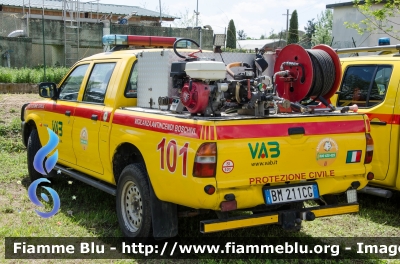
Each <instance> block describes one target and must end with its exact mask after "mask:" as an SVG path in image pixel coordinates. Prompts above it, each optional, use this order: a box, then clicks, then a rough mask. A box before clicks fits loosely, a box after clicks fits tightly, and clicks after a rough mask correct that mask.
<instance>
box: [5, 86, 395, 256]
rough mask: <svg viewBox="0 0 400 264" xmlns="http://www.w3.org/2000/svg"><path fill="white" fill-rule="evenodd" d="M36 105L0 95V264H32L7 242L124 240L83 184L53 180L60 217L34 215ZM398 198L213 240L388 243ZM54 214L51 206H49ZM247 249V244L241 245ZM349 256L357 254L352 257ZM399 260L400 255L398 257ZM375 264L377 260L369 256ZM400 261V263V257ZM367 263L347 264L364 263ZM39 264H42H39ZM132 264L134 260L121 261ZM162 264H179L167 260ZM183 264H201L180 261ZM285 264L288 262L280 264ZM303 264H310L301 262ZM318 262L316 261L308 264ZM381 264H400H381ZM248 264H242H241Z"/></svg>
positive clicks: (192, 228)
mask: <svg viewBox="0 0 400 264" xmlns="http://www.w3.org/2000/svg"><path fill="white" fill-rule="evenodd" d="M36 99H38V96H37V95H32V94H22V95H21V94H19V95H18V94H14V95H9V94H2V95H0V168H1V171H2V173H1V174H0V238H2V239H0V262H10V263H16V262H18V263H19V262H22V263H28V262H29V263H31V262H32V261H30V260H24V261H21V260H17V261H14V260H5V259H4V254H5V252H4V248H5V245H4V239H3V238H4V237H97V238H99V239H100V240H101V239H102V238H105V237H120V236H121V232H120V230H119V227H118V222H117V216H116V213H115V197H113V196H111V195H108V194H105V193H103V192H102V191H99V190H97V189H95V188H93V187H90V186H88V185H85V184H83V183H81V182H79V181H76V180H74V179H71V178H68V177H66V176H63V175H59V176H57V177H54V178H52V179H51V182H52V184H51V187H52V188H53V189H54V190H56V191H57V192H58V194H59V196H60V200H61V208H60V211H59V212H58V213H57V214H56V215H55V216H53V217H51V218H48V219H43V218H41V217H39V216H38V215H37V214H36V213H35V212H34V210H35V209H37V208H36V206H35V205H34V204H32V202H31V201H30V200H29V198H28V193H27V188H28V186H29V185H30V180H29V177H28V175H27V174H28V173H27V166H26V150H25V147H24V146H23V144H22V143H21V136H20V131H19V129H20V120H19V116H20V107H21V106H22V104H23V103H25V102H29V101H34V100H36ZM399 199H400V194H399V193H395V194H394V195H393V197H392V198H391V199H383V198H378V197H373V196H368V195H359V200H360V207H361V211H360V213H359V214H352V215H342V216H334V217H328V218H320V219H316V220H315V221H312V222H303V228H302V230H301V231H300V232H296V233H293V232H287V231H284V230H282V229H281V228H280V227H278V226H262V227H255V228H247V229H240V230H234V231H229V232H221V233H217V234H213V236H221V237H232V238H238V237H270V236H271V237H294V238H295V237H305V238H309V239H311V240H313V241H315V242H320V241H321V237H359V238H363V237H389V238H396V237H398V238H400V214H399V211H400V203H398V201H399ZM49 208H50V206H49ZM210 217H211V218H215V216H214V215H211V214H208V215H201V216H197V217H192V218H180V220H179V235H180V236H188V237H200V236H202V234H200V232H199V221H200V220H201V219H210ZM243 243H244V244H245V243H246V241H245V239H244V240H243ZM349 254H356V253H355V252H353V251H351V252H349ZM399 255H400V252H399ZM364 257H367V258H368V259H369V260H371V262H374V263H375V262H376V260H375V259H376V257H375V256H371V255H367V256H364ZM212 258H213V257H212V256H210V259H208V260H201V261H200V262H202V263H226V262H232V263H236V262H237V261H236V260H232V261H229V260H222V261H218V260H213V259H212ZM399 258H400V257H399ZM368 259H364V260H359V261H355V260H351V261H349V262H352V263H353V262H356V263H365V262H366V261H368ZM36 262H38V263H39V262H41V261H39V260H37V261H36ZM45 262H46V263H59V262H60V260H46V261H45ZM63 262H71V263H77V262H78V263H80V262H90V263H91V262H94V261H90V260H73V261H68V260H65V261H63ZM95 262H96V263H103V262H104V263H109V262H115V261H114V260H95ZM118 262H121V263H125V262H126V263H132V260H120V261H118ZM138 262H139V263H141V262H150V263H160V261H157V260H148V261H145V260H138ZM163 262H164V263H176V262H177V261H172V260H163ZM178 262H181V263H187V262H193V263H198V262H199V261H198V260H196V261H188V260H185V261H183V260H181V261H178ZM269 262H270V261H268V260H259V261H257V260H254V261H250V263H269ZM279 262H281V263H284V261H279ZM300 262H302V263H307V262H309V261H306V260H301V261H300ZM310 262H315V261H310ZM317 262H321V263H323V262H324V260H320V261H317ZM378 262H383V263H385V262H390V263H400V261H395V260H390V261H385V260H380V261H379V260H378ZM243 263H244V262H243Z"/></svg>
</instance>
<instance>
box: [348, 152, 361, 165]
mask: <svg viewBox="0 0 400 264" xmlns="http://www.w3.org/2000/svg"><path fill="white" fill-rule="evenodd" d="M361 154H362V151H361V150H351V151H347V158H346V163H356V162H360V161H361Z"/></svg>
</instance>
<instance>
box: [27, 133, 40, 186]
mask: <svg viewBox="0 0 400 264" xmlns="http://www.w3.org/2000/svg"><path fill="white" fill-rule="evenodd" d="M41 147H42V145H41V144H40V139H39V135H38V132H37V130H36V129H32V131H31V134H30V135H29V138H28V145H27V155H28V174H29V178H30V179H31V182H33V181H35V180H37V179H40V178H43V175H42V174H40V173H39V172H37V171H36V170H35V168H34V167H33V160H34V158H35V155H36V153H37V152H38V151H39V149H40V148H41Z"/></svg>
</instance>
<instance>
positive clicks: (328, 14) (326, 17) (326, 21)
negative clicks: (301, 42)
mask: <svg viewBox="0 0 400 264" xmlns="http://www.w3.org/2000/svg"><path fill="white" fill-rule="evenodd" d="M332 23H333V13H332V10H330V9H326V10H325V12H321V17H318V16H317V23H316V24H315V33H314V35H313V37H312V39H311V41H312V42H313V44H314V45H317V44H327V45H330V44H331V41H332Z"/></svg>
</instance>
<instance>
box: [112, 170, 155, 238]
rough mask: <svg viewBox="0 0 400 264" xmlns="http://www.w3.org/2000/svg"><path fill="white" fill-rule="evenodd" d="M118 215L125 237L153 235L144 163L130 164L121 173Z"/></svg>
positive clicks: (118, 186)
mask: <svg viewBox="0 0 400 264" xmlns="http://www.w3.org/2000/svg"><path fill="white" fill-rule="evenodd" d="M117 216H118V222H119V226H120V228H121V231H122V233H123V234H124V236H125V237H128V238H136V237H141V238H146V237H151V235H152V225H151V208H150V190H149V181H148V178H147V173H146V170H145V168H144V166H143V165H142V164H131V165H128V166H126V167H125V169H124V170H123V171H122V173H121V176H120V178H119V181H118V185H117Z"/></svg>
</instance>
